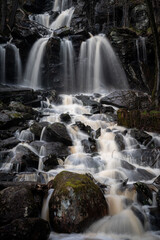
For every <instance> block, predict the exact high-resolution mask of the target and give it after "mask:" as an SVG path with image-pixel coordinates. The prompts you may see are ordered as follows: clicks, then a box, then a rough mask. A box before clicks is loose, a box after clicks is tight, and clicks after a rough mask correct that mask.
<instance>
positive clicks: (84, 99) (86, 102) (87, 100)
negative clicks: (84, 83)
mask: <svg viewBox="0 0 160 240" xmlns="http://www.w3.org/2000/svg"><path fill="white" fill-rule="evenodd" d="M76 98H77V99H79V100H81V101H82V103H83V105H84V106H92V107H97V106H99V107H100V106H101V104H100V103H98V102H96V101H95V100H94V99H92V97H90V96H86V95H77V96H76Z"/></svg>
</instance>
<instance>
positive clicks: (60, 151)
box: [41, 142, 70, 159]
mask: <svg viewBox="0 0 160 240" xmlns="http://www.w3.org/2000/svg"><path fill="white" fill-rule="evenodd" d="M69 154H70V152H69V149H68V147H67V146H66V145H65V144H63V143H60V142H50V143H45V144H43V149H42V148H41V155H42V156H44V157H47V156H49V155H52V156H56V157H57V158H62V159H63V158H66V157H67V156H68V155H69Z"/></svg>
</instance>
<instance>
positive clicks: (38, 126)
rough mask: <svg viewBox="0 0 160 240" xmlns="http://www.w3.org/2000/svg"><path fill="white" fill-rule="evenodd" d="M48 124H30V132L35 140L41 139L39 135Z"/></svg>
mask: <svg viewBox="0 0 160 240" xmlns="http://www.w3.org/2000/svg"><path fill="white" fill-rule="evenodd" d="M48 125H49V123H48V122H40V123H39V122H34V123H33V124H31V126H30V131H31V132H32V133H33V134H34V136H35V138H36V139H37V140H39V139H40V137H41V133H42V130H43V128H44V127H46V126H48Z"/></svg>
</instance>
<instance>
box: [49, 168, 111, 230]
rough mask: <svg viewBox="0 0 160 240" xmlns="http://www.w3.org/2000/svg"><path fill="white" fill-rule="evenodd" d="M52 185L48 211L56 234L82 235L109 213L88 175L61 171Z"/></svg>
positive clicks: (101, 195)
mask: <svg viewBox="0 0 160 240" xmlns="http://www.w3.org/2000/svg"><path fill="white" fill-rule="evenodd" d="M53 186H54V189H55V190H54V192H53V194H52V197H51V199H50V202H49V212H50V223H51V226H52V227H53V229H54V230H55V231H57V232H64V233H65V232H66V233H72V232H82V231H83V230H84V229H85V228H87V227H88V226H89V225H90V224H91V223H92V222H93V221H95V220H97V219H99V218H101V217H103V216H105V215H106V214H107V213H108V206H107V203H106V201H105V198H104V196H103V194H102V192H101V190H100V189H99V187H98V186H96V185H95V184H94V183H93V181H92V180H91V179H90V178H88V177H87V176H85V175H81V174H76V173H72V172H66V171H64V172H61V173H60V174H58V175H57V176H56V178H55V179H54V181H53Z"/></svg>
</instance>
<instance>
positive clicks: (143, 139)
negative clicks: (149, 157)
mask: <svg viewBox="0 0 160 240" xmlns="http://www.w3.org/2000/svg"><path fill="white" fill-rule="evenodd" d="M129 133H130V135H131V137H133V138H135V139H136V140H137V141H138V142H139V143H140V144H144V145H147V144H148V143H149V142H150V141H151V140H152V136H151V135H149V134H148V133H146V132H144V131H142V130H138V129H131V130H130V131H129Z"/></svg>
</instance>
